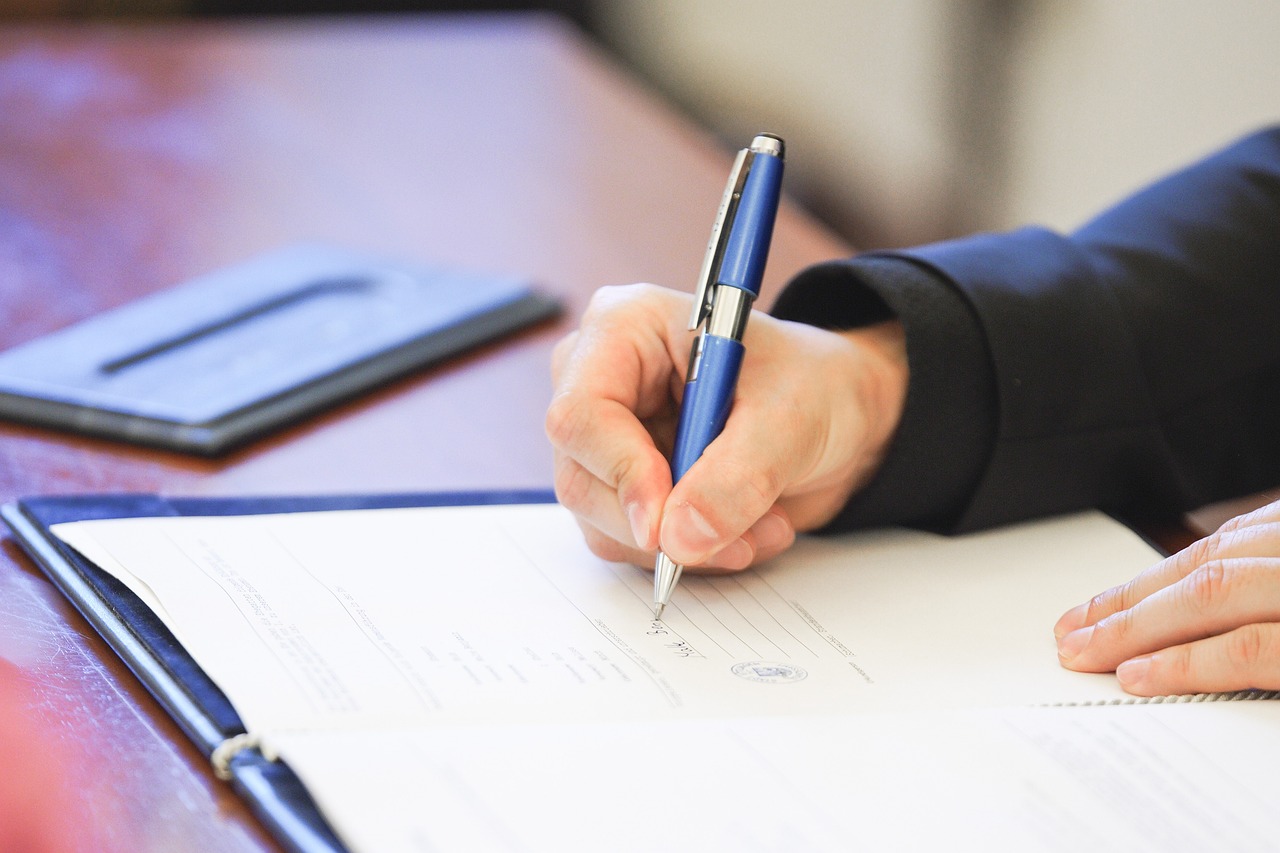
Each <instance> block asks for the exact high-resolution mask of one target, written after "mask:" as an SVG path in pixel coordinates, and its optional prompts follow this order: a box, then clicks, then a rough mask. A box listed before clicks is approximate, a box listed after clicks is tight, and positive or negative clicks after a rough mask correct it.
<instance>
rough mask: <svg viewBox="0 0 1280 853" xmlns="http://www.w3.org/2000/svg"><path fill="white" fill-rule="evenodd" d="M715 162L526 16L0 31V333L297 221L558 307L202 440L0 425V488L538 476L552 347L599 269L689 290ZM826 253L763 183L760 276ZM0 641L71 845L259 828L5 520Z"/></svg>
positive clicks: (259, 839) (383, 486)
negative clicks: (245, 431)
mask: <svg viewBox="0 0 1280 853" xmlns="http://www.w3.org/2000/svg"><path fill="white" fill-rule="evenodd" d="M762 129H766V128H762ZM777 130H779V131H781V132H783V133H784V134H785V132H786V128H777ZM789 142H790V143H791V146H790V153H792V155H793V156H804V155H803V151H804V146H803V143H802V141H799V140H789ZM731 158H732V152H731V151H730V150H729V149H728V147H725V146H722V145H720V144H718V143H717V142H716V141H715V140H713V139H711V138H710V137H709V136H708V135H707V134H705V133H703V132H702V131H700V130H699V129H698V128H696V127H695V126H693V125H692V124H691V123H690V122H689V121H688V120H687V119H685V118H683V117H682V116H681V115H679V114H678V113H677V112H675V111H673V110H672V109H671V108H669V107H668V106H666V105H664V104H663V103H662V102H661V101H660V100H659V99H657V98H656V97H655V96H654V95H653V94H652V93H650V92H648V91H647V90H645V89H644V88H643V87H642V86H640V85H638V84H637V83H636V82H635V81H634V80H632V79H631V78H629V77H628V76H627V75H626V74H625V73H624V72H622V71H621V70H620V69H619V68H618V67H617V66H616V65H615V64H614V63H612V62H611V61H610V60H609V59H608V58H607V57H606V56H605V55H604V54H603V53H602V52H601V51H599V50H598V49H596V48H595V47H594V46H593V45H592V44H591V43H589V42H588V41H587V40H586V39H585V38H584V37H583V36H581V35H580V34H579V33H577V32H576V31H575V30H574V29H572V28H571V27H570V26H568V25H565V24H563V23H561V22H560V21H558V20H557V19H554V18H550V17H542V16H516V17H432V16H423V17H391V18H378V19H355V20H343V19H338V20H324V21H305V22H287V23H286V22H270V21H257V22H251V23H211V22H192V23H172V24H149V25H134V26H121V25H101V24H99V25H59V24H42V25H32V26H10V27H7V28H0V317H3V321H2V322H0V348H4V347H9V346H12V345H15V344H19V343H22V342H24V341H26V340H29V339H31V338H34V337H36V336H38V335H41V334H43V333H46V332H49V331H52V330H54V329H57V328H60V327H62V326H65V325H67V324H69V323H72V322H75V321H77V320H80V319H83V318H86V317H90V316H92V315H94V314H95V313H97V312H100V311H103V310H105V309H108V308H111V307H113V306H116V305H120V304H122V303H124V302H126V301H128V300H131V299H134V298H136V297H139V296H143V295H145V294H148V293H151V292H154V291H157V290H160V289H162V288H164V287H166V286H168V285H171V284H174V283H177V282H179V281H182V280H184V279H187V278H189V277H191V276H194V275H198V274H200V273H204V272H207V271H210V270H213V269H216V268H219V267H222V266H224V265H227V264H230V263H234V262H236V261H239V260H241V259H244V258H246V257H249V256H251V255H253V254H256V253H258V252H261V251H265V250H268V249H271V248H274V247H277V246H279V245H282V244H287V243H292V242H296V241H301V240H321V241H328V242H333V243H338V244H341V245H346V246H351V247H355V248H359V249H366V250H373V251H378V252H390V253H394V254H396V255H400V256H406V257H409V258H415V259H419V260H423V261H429V262H440V263H446V264H453V265H458V266H462V267H468V268H473V269H478V270H492V271H496V272H514V273H519V274H522V275H526V276H528V277H530V278H531V279H533V280H534V281H536V282H537V283H538V284H539V285H540V286H541V287H542V288H544V289H545V290H546V291H547V292H548V293H552V294H554V295H556V296H558V297H559V298H560V299H561V300H563V303H564V307H565V313H564V315H563V317H562V318H561V319H560V320H559V321H556V322H551V323H546V324H543V325H542V326H540V327H538V328H536V329H533V330H530V331H528V332H525V333H523V334H520V335H518V336H516V337H514V338H512V339H508V340H506V341H503V342H500V343H496V344H493V345H490V346H486V347H484V348H482V349H480V350H478V351H475V352H472V353H469V354H467V355H465V356H463V357H460V358H455V359H452V360H450V361H448V362H447V363H444V364H440V365H437V366H435V367H433V368H431V369H429V370H425V371H422V372H419V373H418V374H416V375H414V376H412V377H409V378H406V379H403V380H401V381H398V382H396V383H394V384H393V385H391V386H389V387H384V388H382V389H380V390H377V391H375V392H373V393H371V394H368V395H366V396H364V397H362V398H360V399H358V400H355V401H353V402H349V403H347V404H345V405H342V406H340V407H337V408H336V409H333V410H331V411H329V412H327V413H325V414H323V415H321V416H318V417H314V418H311V419H309V420H307V421H305V422H303V423H300V424H298V425H296V426H294V427H292V428H290V429H286V430H284V431H281V432H278V433H276V434H274V435H272V436H270V437H268V438H265V439H262V440H260V441H257V442H255V443H253V444H251V445H249V446H247V447H245V448H243V449H241V450H239V451H237V452H234V453H232V454H230V455H228V456H226V457H223V458H220V459H216V460H203V459H198V458H194V457H188V456H183V455H180V454H175V453H169V452H162V451H156V450H148V449H142V448H136V447H130V446H127V445H123V444H116V443H113V442H109V441H104V440H97V439H87V438H79V437H75V436H71V435H67V434H63V433H58V432H54V431H50V430H44V429H37V428H29V427H22V426H13V425H0V500H3V501H9V500H12V499H14V498H17V497H20V496H24V495H32V494H40V493H86V492H105V491H154V492H161V493H165V494H201V495H218V494H223V495H230V494H302V493H309V494H319V493H335V492H361V491H430V490H454V489H485V488H547V487H550V484H551V477H552V472H551V454H550V450H549V447H548V446H547V443H546V440H545V438H544V435H543V431H542V418H543V412H544V410H545V406H546V403H547V400H548V397H549V393H550V381H549V377H548V372H547V362H548V358H549V354H550V351H551V347H552V345H553V343H554V342H555V340H556V339H558V338H559V337H560V336H561V335H562V334H564V333H565V332H567V331H568V330H570V329H571V328H572V327H573V326H574V325H575V323H576V318H577V317H578V315H579V314H580V313H581V311H582V308H583V307H584V305H585V303H586V301H587V299H588V298H589V295H590V293H591V292H592V291H593V290H594V289H595V288H596V287H598V286H600V285H602V284H610V283H624V282H631V281H642V280H647V281H655V282H659V283H663V284H669V285H671V286H675V287H681V288H692V285H693V282H694V278H695V276H696V273H697V270H698V266H699V264H700V262H701V258H702V252H703V250H704V248H705V245H706V239H707V233H708V229H709V227H710V223H711V219H712V217H713V215H714V213H715V207H716V205H717V204H718V202H719V198H720V194H721V192H722V190H723V184H724V180H725V178H726V176H727V174H728V168H729V164H730V162H731ZM847 251H848V247H847V246H846V245H844V244H843V243H842V242H841V241H840V240H838V239H836V238H835V237H834V236H833V235H831V234H830V233H829V232H827V231H826V230H825V229H823V228H822V227H820V226H819V225H817V224H816V223H815V222H814V221H812V220H811V219H809V218H808V217H806V216H805V215H804V214H803V212H801V211H800V210H799V209H798V208H796V207H795V206H794V205H791V204H789V203H788V204H786V205H784V208H783V210H782V212H781V214H780V218H779V222H778V226H777V230H776V234H775V240H774V248H773V252H772V255H771V257H770V263H769V270H768V275H767V277H766V282H765V292H766V293H773V292H776V291H777V289H778V287H779V285H780V284H781V282H783V281H784V280H786V279H787V278H788V277H790V276H791V275H793V274H794V273H795V272H796V271H797V270H799V269H800V268H801V267H803V266H804V265H806V264H808V263H811V262H814V261H818V260H821V259H824V258H829V257H833V256H836V255H840V254H843V253H846V252H847ZM0 658H4V659H7V660H8V661H11V662H12V663H13V664H15V665H16V666H17V667H18V671H19V673H20V676H21V680H22V681H23V682H25V683H26V684H27V685H29V686H30V688H31V691H32V705H33V707H32V708H31V715H32V716H33V718H34V719H35V720H36V721H37V723H38V725H39V726H40V727H41V728H42V730H43V731H44V732H45V733H46V734H47V735H49V736H50V737H53V738H56V739H57V740H58V741H59V742H61V743H62V744H63V745H65V746H66V747H67V749H68V751H69V752H70V754H71V755H72V756H73V757H74V762H75V765H76V767H77V768H79V770H80V771H81V772H82V773H83V776H84V779H83V780H82V781H81V783H80V784H79V787H78V789H77V790H76V791H75V792H74V794H73V795H71V796H70V798H69V799H68V801H67V802H66V803H65V815H66V817H67V819H68V820H70V821H72V822H73V823H74V825H75V827H76V829H77V831H78V832H79V833H80V834H81V836H82V838H83V839H84V842H83V843H84V849H94V850H114V849H128V850H220V851H236V850H259V849H273V848H274V846H275V845H274V842H273V840H272V839H271V838H270V837H269V836H268V835H267V834H266V833H265V831H264V830H263V829H262V828H261V827H260V826H259V825H258V824H257V823H256V821H255V819H254V818H253V817H252V815H250V814H249V813H248V811H247V809H246V808H245V807H244V806H243V805H242V804H241V803H240V801H239V800H238V799H237V798H235V797H234V795H232V794H231V792H230V791H229V789H227V788H226V787H225V786H224V784H223V783H220V782H217V781H215V780H214V778H213V775H212V773H211V772H210V771H209V770H208V767H207V762H206V761H205V759H204V758H203V757H202V756H201V755H199V754H198V753H197V752H196V750H195V749H194V748H193V747H191V746H189V745H188V744H187V742H186V741H185V739H184V738H183V736H182V735H181V733H180V732H179V731H178V729H177V727H176V726H175V725H174V724H173V723H172V722H170V721H169V720H168V719H167V717H166V716H165V715H164V713H163V712H162V711H161V710H160V708H159V706H158V705H157V704H156V703H155V702H154V701H152V699H151V698H150V696H149V695H148V694H147V693H146V692H145V691H144V690H143V689H142V688H141V687H140V686H139V685H138V684H137V683H136V682H135V680H134V679H133V677H132V676H131V675H130V674H129V673H128V671H127V670H126V669H125V668H124V666H123V665H122V664H121V663H120V662H119V661H118V660H117V659H116V658H115V657H114V656H113V654H112V653H111V651H110V650H109V649H108V648H107V647H106V645H105V644H104V643H103V642H102V641H101V640H100V639H98V638H97V636H96V635H95V634H94V633H93V631H92V629H91V628H90V627H89V626H88V625H87V623H86V622H85V621H84V620H83V619H81V618H80V616H79V615H78V614H77V613H76V612H75V610H74V609H73V608H72V607H71V606H70V605H68V604H67V603H66V602H65V601H64V600H63V599H62V598H61V597H60V595H59V594H58V593H57V592H56V591H55V590H54V589H53V587H52V586H51V585H50V584H49V583H48V582H47V581H45V579H44V578H43V576H42V575H41V574H40V573H39V572H38V570H37V569H36V568H35V567H34V566H33V564H32V563H31V562H30V561H28V560H27V559H26V558H25V556H24V555H23V554H22V552H21V551H20V549H19V548H18V546H17V545H16V544H15V543H14V542H13V541H12V539H11V538H7V537H6V538H5V539H4V540H3V542H2V543H0ZM3 737H4V735H3V733H0V742H2V739H3Z"/></svg>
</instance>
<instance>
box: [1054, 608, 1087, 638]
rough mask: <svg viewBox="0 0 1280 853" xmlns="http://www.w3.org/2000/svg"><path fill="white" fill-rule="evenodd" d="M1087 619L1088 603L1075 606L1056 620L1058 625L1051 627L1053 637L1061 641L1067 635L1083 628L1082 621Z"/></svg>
mask: <svg viewBox="0 0 1280 853" xmlns="http://www.w3.org/2000/svg"><path fill="white" fill-rule="evenodd" d="M1088 617H1089V603H1088V602H1085V603H1084V604H1080V605H1077V606H1076V607H1073V608H1071V609H1070V610H1068V611H1067V612H1066V613H1063V614H1062V616H1060V617H1059V618H1058V624H1057V625H1054V626H1053V636H1054V637H1055V638H1056V639H1059V640H1061V639H1062V638H1063V637H1065V636H1066V635H1067V634H1070V633H1071V632H1072V631H1075V630H1077V629H1079V628H1083V627H1084V620H1085V619H1087V618H1088Z"/></svg>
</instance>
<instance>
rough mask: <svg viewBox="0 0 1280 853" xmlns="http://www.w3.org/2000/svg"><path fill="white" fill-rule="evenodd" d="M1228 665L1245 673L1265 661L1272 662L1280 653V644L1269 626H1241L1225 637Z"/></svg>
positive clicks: (1257, 624)
mask: <svg viewBox="0 0 1280 853" xmlns="http://www.w3.org/2000/svg"><path fill="white" fill-rule="evenodd" d="M1225 650H1226V656H1227V662H1228V664H1229V665H1230V666H1231V667H1232V668H1233V669H1237V670H1242V671H1245V672H1248V671H1251V670H1253V669H1254V668H1255V667H1257V666H1258V665H1259V664H1261V663H1263V662H1266V661H1274V659H1275V658H1276V657H1277V653H1278V652H1280V642H1278V640H1277V636H1276V633H1275V631H1273V630H1270V628H1269V626H1267V625H1263V624H1259V623H1252V624H1249V625H1243V626H1241V627H1239V628H1237V629H1235V630H1234V631H1232V632H1231V633H1230V634H1228V635H1227V636H1226V646H1225Z"/></svg>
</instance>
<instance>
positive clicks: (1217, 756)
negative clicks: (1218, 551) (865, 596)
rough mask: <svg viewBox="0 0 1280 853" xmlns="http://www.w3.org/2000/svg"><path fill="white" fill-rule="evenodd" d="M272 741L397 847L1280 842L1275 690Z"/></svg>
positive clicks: (1239, 846) (385, 843) (349, 831)
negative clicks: (1118, 702)
mask: <svg viewBox="0 0 1280 853" xmlns="http://www.w3.org/2000/svg"><path fill="white" fill-rule="evenodd" d="M272 743H273V745H274V746H276V747H277V748H278V749H279V750H280V752H281V753H282V757H283V758H284V760H285V761H286V762H288V763H289V765H290V766H291V767H292V768H293V769H294V770H295V772H297V773H298V774H299V776H300V777H301V778H302V779H303V780H304V781H305V782H306V783H307V786H308V788H309V789H310V790H311V791H312V793H313V794H314V795H315V797H316V799H317V801H318V802H319V803H320V805H321V806H322V808H323V809H324V811H325V813H326V814H327V815H328V816H329V818H330V821H331V823H332V824H333V825H334V826H335V827H336V829H337V830H338V832H339V833H340V834H341V835H342V836H343V838H344V840H345V841H346V842H347V844H348V845H349V846H351V848H352V849H353V850H369V851H374V850H376V851H380V853H395V851H424V850H433V851H453V850H458V851H468V853H484V851H503V853H510V851H543V850H545V851H576V850H584V851H585V850H592V851H594V850H609V851H615V853H626V851H636V853H650V851H654V850H663V851H671V853H679V851H689V853H704V852H705V851H709V850H733V851H778V850H804V851H849V850H875V851H882V850H975V851H978V850H980V851H990V850H1017V851H1037V850H1049V851H1084V850H1090V851H1099V850H1116V851H1134V850H1151V851H1161V853H1168V851H1188V853H1192V851H1194V853H1201V851H1205V850H1232V851H1270V850H1274V849H1275V847H1276V840H1277V839H1278V838H1280V809H1277V808H1276V807H1275V803H1274V797H1273V796H1272V791H1273V790H1274V787H1275V786H1274V778H1273V777H1274V769H1273V768H1274V765H1275V761H1274V759H1275V758H1276V757H1277V756H1280V706H1278V705H1277V704H1275V703H1270V702H1249V703H1240V702H1231V703H1229V702H1211V703H1199V704H1166V705H1144V706H1124V707H1117V706H1107V707H1087V708H1086V707H1073V708H1014V709H1010V708H1003V709H982V710H979V709H967V710H955V711H924V712H904V713H895V714H892V715H888V714H858V715H850V716H844V717H827V716H818V717H812V718H808V719H806V720H804V721H803V724H800V725H797V724H796V721H795V720H794V719H792V720H785V719H782V718H777V717H774V718H769V719H751V720H722V721H715V720H697V721H678V722H664V723H634V724H615V725H610V726H605V725H596V724H585V725H575V726H565V725H543V726H523V725H517V726H510V727H501V728H494V727H477V726H467V727H457V728H455V729H452V730H450V731H447V732H445V731H440V730H427V729H419V730H416V731H402V732H395V731H383V732H376V733H371V734H370V735H369V736H367V737H361V736H357V735H353V734H348V733H343V734H341V735H339V736H337V737H335V738H326V737H324V736H320V735H316V734H293V733H288V734H284V735H282V736H280V737H278V738H273V739H272ZM1263 756H1265V757H1266V758H1261V757H1263Z"/></svg>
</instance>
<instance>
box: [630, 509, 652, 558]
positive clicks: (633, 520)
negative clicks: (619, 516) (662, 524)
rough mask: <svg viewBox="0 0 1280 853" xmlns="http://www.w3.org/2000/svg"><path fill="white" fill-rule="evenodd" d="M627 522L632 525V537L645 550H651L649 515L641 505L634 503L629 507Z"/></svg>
mask: <svg viewBox="0 0 1280 853" xmlns="http://www.w3.org/2000/svg"><path fill="white" fill-rule="evenodd" d="M627 521H628V522H629V523H630V524H631V535H632V537H634V538H635V540H636V545H638V546H639V547H640V548H641V549H643V550H646V551H647V550H649V526H650V525H649V513H647V512H645V509H644V507H643V506H642V505H641V504H638V503H633V504H630V505H629V506H628V507H627Z"/></svg>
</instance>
